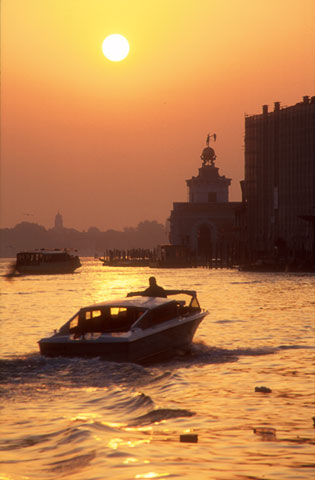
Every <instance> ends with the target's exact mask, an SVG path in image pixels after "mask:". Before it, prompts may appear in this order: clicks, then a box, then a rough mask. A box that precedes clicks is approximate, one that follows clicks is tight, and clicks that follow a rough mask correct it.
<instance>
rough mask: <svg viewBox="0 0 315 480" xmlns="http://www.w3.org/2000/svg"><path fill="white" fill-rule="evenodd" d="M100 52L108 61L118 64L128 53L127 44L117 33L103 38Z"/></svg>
mask: <svg viewBox="0 0 315 480" xmlns="http://www.w3.org/2000/svg"><path fill="white" fill-rule="evenodd" d="M102 50H103V53H104V55H105V57H106V58H108V60H111V61H112V62H120V61H121V60H123V59H124V58H126V57H127V55H128V53H129V43H128V40H127V39H126V38H125V37H123V36H122V35H119V33H114V34H113V35H109V37H106V38H105V40H104V42H103V45H102Z"/></svg>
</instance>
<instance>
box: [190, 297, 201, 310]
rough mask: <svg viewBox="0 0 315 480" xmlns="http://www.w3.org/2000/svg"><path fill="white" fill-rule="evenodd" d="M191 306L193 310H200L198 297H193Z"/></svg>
mask: <svg viewBox="0 0 315 480" xmlns="http://www.w3.org/2000/svg"><path fill="white" fill-rule="evenodd" d="M189 306H190V307H192V308H200V305H199V302H198V300H197V297H192V299H191V302H190V305H189Z"/></svg>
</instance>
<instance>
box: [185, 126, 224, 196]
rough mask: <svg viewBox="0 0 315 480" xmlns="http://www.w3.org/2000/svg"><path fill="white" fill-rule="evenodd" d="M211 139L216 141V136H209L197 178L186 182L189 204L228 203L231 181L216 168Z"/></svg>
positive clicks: (201, 156)
mask: <svg viewBox="0 0 315 480" xmlns="http://www.w3.org/2000/svg"><path fill="white" fill-rule="evenodd" d="M210 138H213V140H214V141H215V140H216V134H215V133H214V134H212V135H210V134H208V136H207V140H206V144H207V146H206V147H205V148H204V149H203V150H202V153H201V155H200V158H201V160H202V165H201V167H200V168H199V174H198V176H197V177H192V178H190V179H189V180H186V184H187V187H188V198H189V203H228V201H229V186H230V184H231V179H230V178H226V177H225V176H224V175H220V174H219V169H218V168H217V167H216V166H215V160H216V158H217V156H216V154H215V151H214V150H213V148H211V147H210V146H209V143H210Z"/></svg>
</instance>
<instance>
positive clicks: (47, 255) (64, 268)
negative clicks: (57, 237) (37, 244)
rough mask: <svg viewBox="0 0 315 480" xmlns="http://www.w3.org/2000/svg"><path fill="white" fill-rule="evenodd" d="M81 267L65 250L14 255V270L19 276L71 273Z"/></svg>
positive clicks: (43, 250) (73, 256)
mask: <svg viewBox="0 0 315 480" xmlns="http://www.w3.org/2000/svg"><path fill="white" fill-rule="evenodd" d="M80 267H81V262H80V259H79V257H78V256H77V255H73V254H72V253H70V252H69V251H68V250H67V249H64V250H59V249H55V250H45V249H41V250H29V251H24V252H19V253H18V254H17V255H16V263H15V265H14V270H15V271H16V272H18V273H20V274H33V275H34V274H36V275H38V274H44V275H47V274H51V273H54V274H58V273H73V272H74V271H75V270H76V269H77V268H80Z"/></svg>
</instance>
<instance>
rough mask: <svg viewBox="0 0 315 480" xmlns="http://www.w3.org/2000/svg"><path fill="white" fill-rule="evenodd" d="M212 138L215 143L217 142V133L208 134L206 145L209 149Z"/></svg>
mask: <svg viewBox="0 0 315 480" xmlns="http://www.w3.org/2000/svg"><path fill="white" fill-rule="evenodd" d="M210 138H213V141H214V142H215V141H216V139H217V134H216V133H212V134H211V135H210V133H208V136H207V140H206V144H207V145H208V147H209V143H210Z"/></svg>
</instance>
